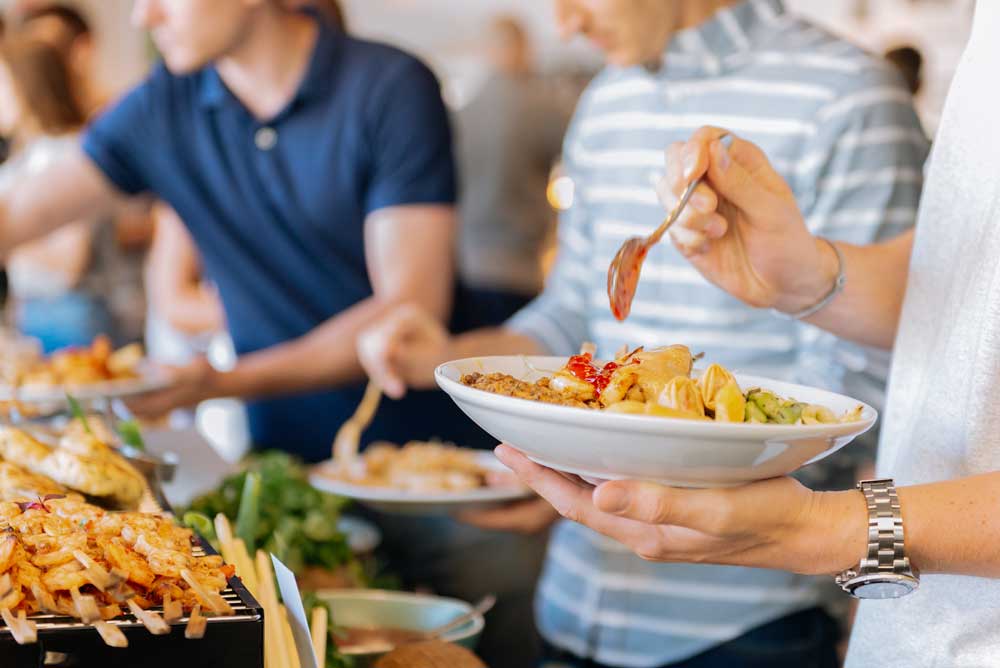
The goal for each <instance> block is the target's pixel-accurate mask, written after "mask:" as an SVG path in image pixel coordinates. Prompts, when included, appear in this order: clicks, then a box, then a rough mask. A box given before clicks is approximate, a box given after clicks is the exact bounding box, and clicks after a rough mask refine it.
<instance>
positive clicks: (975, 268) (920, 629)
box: [847, 0, 1000, 668]
mask: <svg viewBox="0 0 1000 668" xmlns="http://www.w3.org/2000/svg"><path fill="white" fill-rule="evenodd" d="M976 12H977V14H976V24H975V27H974V28H973V33H972V38H971V41H970V42H969V47H968V50H967V51H966V53H965V56H964V57H963V60H962V63H961V65H960V66H959V70H958V74H956V76H955V83H954V86H953V87H952V90H951V93H950V94H949V97H948V102H947V104H946V105H945V110H944V115H943V117H942V120H941V130H940V132H939V134H938V137H937V140H936V141H935V143H934V152H933V153H932V156H931V162H930V166H929V169H928V174H927V181H926V185H925V186H924V195H923V202H922V203H921V208H920V217H919V219H918V221H917V227H916V229H917V232H916V239H915V241H914V247H913V255H912V259H911V261H910V267H909V282H908V286H907V291H906V300H905V302H904V304H903V311H902V316H901V318H900V326H899V332H898V335H897V338H896V346H895V358H894V360H893V368H892V376H891V379H890V381H889V398H888V403H887V408H886V416H885V426H884V427H883V429H882V444H881V447H880V449H879V457H878V475H879V476H891V477H893V478H895V479H896V483H897V484H898V485H914V484H922V483H930V482H935V481H939V480H948V479H956V478H962V477H965V476H974V475H980V474H987V473H994V474H995V472H996V471H1000V404H998V403H997V399H996V397H997V388H998V387H1000V263H998V262H997V258H998V257H1000V234H997V224H998V223H1000V179H998V178H997V175H998V174H1000V131H998V129H997V119H998V118H1000V87H998V86H997V80H998V74H997V70H998V68H1000V39H998V37H1000V2H998V1H997V0H981V1H980V2H979V5H978V8H977V10H976ZM995 484H996V483H994V485H995ZM991 496H992V497H993V498H990V497H991ZM941 502H942V503H945V504H947V505H946V506H945V507H944V508H941V509H939V512H941V513H942V515H941V517H942V519H941V520H940V521H938V522H935V523H934V525H935V526H934V527H933V528H931V529H930V530H929V533H932V534H934V535H935V536H940V537H941V538H942V539H945V540H947V539H949V538H952V536H949V530H950V529H951V527H950V526H949V519H950V518H952V517H954V518H955V519H956V520H957V519H960V518H961V517H962V515H963V514H964V513H965V512H966V510H967V509H966V507H965V506H964V503H960V502H959V501H958V500H957V499H955V500H951V499H948V500H944V499H943V500H942V501H941ZM976 503H978V504H988V505H987V506H986V507H987V508H990V509H991V510H992V512H993V513H994V517H995V513H996V508H997V506H996V497H995V495H993V494H990V495H984V496H983V497H982V498H978V499H976ZM981 507H982V506H980V508H981ZM968 510H971V508H969V509H968ZM906 516H907V509H906V506H905V504H904V506H903V517H904V519H905V518H906ZM994 522H995V520H994ZM994 526H995V524H994ZM905 528H906V527H905V522H904V529H905ZM983 529H984V530H985V531H984V532H982V533H981V534H980V536H977V538H979V540H977V541H976V542H975V543H973V544H970V545H968V546H967V547H965V548H964V549H963V548H962V547H958V546H957V545H956V548H955V552H956V553H965V554H970V555H971V554H973V553H974V551H976V550H978V551H979V553H980V554H981V555H986V554H991V555H993V557H992V559H994V560H995V559H996V557H997V554H998V552H997V544H996V543H997V542H996V537H995V536H996V535H995V534H993V537H990V535H989V533H988V532H989V529H988V527H983ZM954 538H956V539H957V536H955V537H954ZM994 563H995V561H994ZM917 565H918V566H919V565H920V564H919V563H918V564H917ZM847 665H848V666H849V667H850V668H870V667H872V666H875V667H880V666H900V667H902V666H906V668H937V667H944V666H947V667H948V668H980V667H982V668H985V667H986V666H997V665H1000V579H995V578H994V579H990V578H976V577H967V576H960V575H934V574H926V575H924V576H923V577H922V578H921V583H920V589H918V590H917V591H916V592H914V593H913V594H911V595H909V596H906V597H904V598H901V599H899V600H897V601H865V602H863V603H862V604H861V608H860V611H859V612H858V617H857V621H856V622H855V626H854V635H853V636H852V638H851V644H850V650H849V653H848V659H847Z"/></svg>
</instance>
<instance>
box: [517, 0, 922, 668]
mask: <svg viewBox="0 0 1000 668" xmlns="http://www.w3.org/2000/svg"><path fill="white" fill-rule="evenodd" d="M703 125H716V126H720V127H724V128H728V129H730V130H732V131H734V132H735V133H736V134H738V135H739V136H740V137H743V138H746V139H748V140H750V141H753V142H755V143H756V144H758V145H759V146H761V147H762V148H763V150H764V151H765V152H766V153H767V155H768V156H769V157H770V159H771V161H772V163H773V164H774V166H775V167H776V168H777V170H778V171H779V172H780V173H781V174H782V176H784V177H785V179H786V180H787V181H788V183H789V184H790V185H791V187H792V189H793V190H794V192H795V195H796V198H797V200H798V203H799V206H800V208H801V209H802V212H803V214H804V216H805V218H806V221H807V223H808V226H809V228H810V229H811V230H812V231H814V232H815V233H818V234H822V235H823V236H826V237H829V238H833V239H840V240H845V241H848V242H852V243H858V244H864V243H869V242H872V241H875V240H879V239H885V238H889V237H892V236H895V235H897V234H899V233H901V232H903V231H905V230H906V229H908V228H909V227H910V226H912V225H913V222H914V219H915V216H916V208H917V202H918V199H919V195H920V188H921V185H922V166H923V163H924V160H925V158H926V155H927V141H926V138H925V136H924V134H923V132H922V131H921V128H920V124H919V121H918V120H917V117H916V115H915V113H914V111H913V108H912V103H911V98H910V95H909V94H908V92H907V91H906V90H905V89H904V87H903V86H902V84H901V83H900V81H899V79H898V77H897V76H896V74H895V72H893V71H892V70H891V69H890V68H889V66H888V65H886V64H884V63H883V62H882V61H881V60H879V59H876V58H874V57H872V56H869V55H867V54H865V53H863V52H862V51H860V50H859V49H857V48H856V47H854V46H852V45H850V44H848V43H846V42H843V41H840V40H838V39H836V38H834V37H831V36H830V35H829V34H827V33H825V32H823V31H822V30H820V29H818V28H815V27H813V26H812V25H810V24H808V23H805V22H803V21H801V20H799V19H797V18H794V17H792V16H791V15H789V14H787V13H786V12H785V10H784V7H783V6H782V4H781V3H780V1H779V0H748V1H747V2H743V3H741V4H738V5H735V6H733V7H731V8H728V9H724V10H721V11H719V12H718V13H717V14H715V15H714V16H713V17H712V18H711V19H710V20H708V21H707V22H705V23H703V24H701V25H700V26H697V27H696V28H692V29H689V30H685V31H683V32H680V33H678V34H677V35H676V36H675V37H674V39H672V40H671V43H670V46H669V47H668V49H667V51H666V52H665V54H664V57H663V63H662V68H661V69H660V70H659V71H657V72H655V73H651V72H649V71H647V70H646V69H644V68H641V67H633V68H628V69H617V68H611V67H609V68H606V69H605V70H604V71H603V72H602V73H601V74H600V75H598V77H597V78H596V79H595V80H594V81H593V82H592V83H591V85H590V86H589V87H588V89H587V91H586V92H585V93H584V95H583V97H582V98H581V101H580V103H579V106H578V108H577V111H576V114H575V117H574V120H573V123H572V126H571V128H570V130H569V133H568V135H567V137H566V140H565V144H564V163H565V167H566V169H567V172H568V174H569V175H570V176H571V177H572V179H573V181H574V183H575V186H576V189H575V201H574V203H573V206H572V207H571V208H570V210H569V211H567V212H566V214H565V215H564V216H563V218H562V219H561V221H560V227H559V253H558V258H557V261H556V265H555V267H554V268H553V272H552V274H551V276H550V278H549V282H548V284H547V285H546V288H545V290H544V292H543V294H542V295H541V296H539V297H538V298H537V299H536V300H535V301H533V302H532V303H531V304H529V305H528V306H527V307H526V308H525V309H524V310H522V311H521V312H520V313H518V314H517V315H515V316H514V317H513V318H512V319H511V320H510V322H509V323H508V326H509V327H510V328H512V329H515V330H517V331H519V332H522V333H525V334H529V335H531V336H532V337H534V338H536V339H537V340H538V341H539V342H541V343H542V344H543V345H544V346H545V347H546V348H548V349H549V350H550V351H551V352H552V353H553V354H560V355H568V354H572V353H574V352H576V351H577V349H578V348H579V346H580V344H581V343H582V342H584V341H594V342H595V343H597V346H598V353H599V354H600V355H602V356H605V357H607V356H610V355H612V354H613V353H614V351H615V350H617V349H618V348H619V347H621V346H622V345H626V344H627V345H629V346H636V345H646V346H654V345H660V344H671V343H684V344H687V345H688V346H690V347H691V348H692V350H695V351H704V352H705V354H706V357H707V359H709V360H712V361H716V362H721V363H723V364H725V365H726V366H727V367H729V368H732V369H735V370H738V371H742V372H745V373H756V374H760V375H764V376H769V377H775V378H784V379H789V380H793V381H795V382H799V383H804V384H808V385H814V386H820V387H828V388H831V389H834V390H837V391H843V392H847V393H849V394H851V395H853V396H856V397H858V398H860V399H864V400H866V401H869V402H872V403H873V404H875V405H876V406H880V405H881V403H882V394H883V392H884V382H885V377H886V372H887V369H888V358H887V356H886V355H885V354H882V353H877V352H874V351H871V350H867V349H864V348H861V347H859V346H856V345H853V344H848V343H844V342H840V341H837V340H836V339H835V338H834V337H832V336H830V335H828V334H825V333H822V332H820V331H819V330H818V329H816V328H813V327H810V326H808V325H804V324H802V323H799V322H794V321H790V320H786V319H781V318H777V317H775V316H774V315H773V314H771V313H770V312H768V311H764V310H754V309H751V308H749V307H747V306H745V305H743V304H742V303H740V302H738V301H737V300H735V299H733V298H732V297H730V296H728V295H727V294H725V293H723V292H722V291H720V290H719V289H717V288H715V287H714V286H712V285H711V284H709V283H708V282H707V281H705V280H704V279H703V278H702V277H701V276H700V275H699V274H698V273H697V272H696V271H695V270H694V269H693V268H692V267H691V266H690V265H689V264H688V263H687V262H686V261H685V260H684V258H683V257H682V256H681V255H680V254H679V253H678V252H677V251H676V250H675V249H674V248H673V247H672V246H671V244H669V243H664V244H661V245H659V246H657V247H656V248H654V249H653V250H652V251H651V252H650V255H649V257H648V259H647V260H646V263H645V265H644V266H643V273H642V280H641V281H640V284H639V288H638V291H637V294H636V298H635V302H634V304H633V307H632V314H631V316H630V317H629V319H628V320H627V321H626V322H624V323H619V322H616V321H615V320H614V318H613V317H612V316H611V313H610V310H609V308H608V301H607V295H606V291H605V288H606V285H605V277H606V272H607V267H608V263H609V262H610V260H611V258H612V256H613V255H614V253H615V251H616V250H617V248H618V247H619V245H620V244H621V242H622V241H623V240H625V239H626V238H628V237H631V236H636V235H645V234H648V233H649V232H650V231H652V230H653V228H655V227H656V225H657V224H658V223H659V222H660V221H661V220H662V218H663V215H664V211H663V209H662V208H661V206H660V205H659V204H658V202H657V198H656V194H655V192H654V188H653V183H654V182H655V180H656V178H658V177H659V176H660V175H661V174H662V172H663V155H664V149H665V148H666V147H667V146H668V145H669V144H670V143H671V142H674V141H682V140H684V139H686V138H687V137H689V136H690V134H691V133H692V132H693V131H694V130H695V129H697V128H698V127H701V126H703ZM849 450H850V448H848V449H846V450H845V451H842V452H845V453H846V452H848V451H849ZM843 456H844V457H848V458H850V455H849V454H846V455H843ZM836 459H837V456H834V457H832V458H830V461H833V460H836ZM830 466H835V464H833V465H831V464H827V465H826V470H827V471H829V470H830ZM814 469H815V470H817V471H820V472H822V471H823V470H824V465H819V466H817V467H810V469H809V470H810V472H811V471H812V470H814ZM825 584H826V583H825V581H824V580H822V579H816V578H808V577H803V576H796V575H792V574H789V573H784V572H780V571H771V570H760V569H746V568H733V567H720V566H704V565H686V564H656V563H649V562H646V561H643V560H641V559H639V558H638V557H636V556H634V555H632V554H631V553H630V552H628V551H627V550H626V549H625V548H623V547H622V546H620V545H618V544H616V543H614V542H613V541H611V540H608V539H605V538H603V537H602V536H599V535H597V534H596V533H594V532H591V531H590V530H588V529H586V528H584V527H582V526H579V525H575V524H571V523H566V522H564V523H561V524H560V525H559V526H558V527H557V528H556V530H555V532H554V534H553V537H552V541H551V543H550V549H549V555H548V560H547V564H546V567H545V571H544V573H543V576H542V581H541V584H540V589H539V599H538V613H539V614H538V620H539V626H540V629H541V632H542V634H543V635H544V636H545V637H546V639H547V640H549V641H550V642H551V643H553V644H554V645H556V646H558V647H561V648H564V649H566V650H569V651H571V652H573V653H575V654H578V655H580V656H583V657H588V658H591V659H594V660H595V661H598V662H600V663H605V664H610V665H616V666H623V667H629V668H631V667H635V668H647V667H649V666H659V665H661V664H665V663H670V662H674V661H680V660H683V659H684V658H687V657H689V656H692V655H694V654H697V653H699V652H701V651H704V650H706V649H708V648H710V647H712V646H715V645H717V644H720V643H723V642H725V641H727V640H730V639H732V638H735V637H737V636H739V635H741V634H742V633H744V632H745V631H747V630H749V629H751V628H753V627H755V626H758V625H760V624H763V623H766V622H768V621H771V620H773V619H776V618H779V617H781V616H783V615H786V614H789V613H791V612H793V611H795V610H797V609H802V608H805V607H809V606H811V605H814V604H816V603H817V602H818V601H819V600H820V598H821V596H822V593H823V591H824V585H825Z"/></svg>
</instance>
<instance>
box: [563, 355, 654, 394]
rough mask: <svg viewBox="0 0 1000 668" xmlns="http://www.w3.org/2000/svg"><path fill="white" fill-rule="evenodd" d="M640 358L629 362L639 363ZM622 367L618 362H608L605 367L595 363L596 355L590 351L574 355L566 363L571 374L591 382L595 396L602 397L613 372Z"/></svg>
mask: <svg viewBox="0 0 1000 668" xmlns="http://www.w3.org/2000/svg"><path fill="white" fill-rule="evenodd" d="M639 362H640V360H637V359H633V360H632V361H631V362H629V364H638V363H639ZM619 367H621V364H618V363H617V362H608V363H607V364H605V365H604V366H603V367H598V366H597V365H596V364H594V356H593V355H591V354H590V353H584V354H582V355H573V356H572V357H570V358H569V361H568V362H567V363H566V368H567V369H568V370H569V372H570V373H571V374H573V375H574V376H576V377H577V378H579V379H580V380H582V381H583V382H585V383H589V384H590V385H591V386H593V388H594V397H595V398H600V396H601V392H603V391H604V389H605V388H606V387H607V386H608V384H609V383H610V382H611V374H613V373H614V372H615V370H616V369H618V368H619Z"/></svg>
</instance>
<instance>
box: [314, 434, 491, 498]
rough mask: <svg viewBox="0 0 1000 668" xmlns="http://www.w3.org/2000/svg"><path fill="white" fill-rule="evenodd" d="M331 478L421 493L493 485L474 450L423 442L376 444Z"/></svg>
mask: <svg viewBox="0 0 1000 668" xmlns="http://www.w3.org/2000/svg"><path fill="white" fill-rule="evenodd" d="M330 475H331V476H333V477H336V478H338V479H341V480H344V481H345V482H350V483H353V484H356V485H366V486H370V487H388V488H392V489H398V490H405V491H409V492H420V493H428V492H431V493H433V492H464V491H468V490H472V489H479V488H481V487H488V486H490V482H491V481H490V471H489V470H488V469H486V468H485V467H484V466H483V465H482V464H481V463H480V462H479V460H478V459H477V457H476V452H475V451H474V450H468V449H465V448H459V447H456V446H454V445H448V444H445V443H433V442H432V443H425V442H420V441H411V442H409V443H407V444H406V445H404V446H402V447H397V446H396V445H394V444H392V443H373V444H372V445H370V446H369V447H368V449H367V450H365V451H364V453H362V455H361V456H360V457H359V458H358V459H357V460H356V461H355V462H354V463H353V464H352V465H351V466H349V467H347V469H346V470H339V469H338V470H333V471H331V472H330Z"/></svg>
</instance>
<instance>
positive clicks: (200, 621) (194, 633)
mask: <svg viewBox="0 0 1000 668" xmlns="http://www.w3.org/2000/svg"><path fill="white" fill-rule="evenodd" d="M207 625H208V620H207V619H206V618H205V617H203V616H202V614H201V606H200V605H198V604H197V603H196V604H195V606H194V607H193V608H192V609H191V616H190V617H189V618H188V623H187V627H186V628H185V629H184V637H185V638H187V639H188V640H197V639H198V638H202V637H204V635H205V627H206V626H207Z"/></svg>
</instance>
